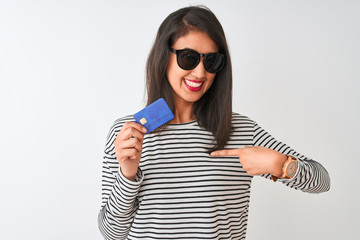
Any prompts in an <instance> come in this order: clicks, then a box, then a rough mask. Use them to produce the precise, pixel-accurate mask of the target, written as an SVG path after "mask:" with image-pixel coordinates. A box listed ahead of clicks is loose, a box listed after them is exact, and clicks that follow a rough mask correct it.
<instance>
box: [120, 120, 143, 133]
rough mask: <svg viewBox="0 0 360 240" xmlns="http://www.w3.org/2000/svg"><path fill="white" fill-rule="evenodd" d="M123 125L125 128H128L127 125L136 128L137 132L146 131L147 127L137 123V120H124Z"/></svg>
mask: <svg viewBox="0 0 360 240" xmlns="http://www.w3.org/2000/svg"><path fill="white" fill-rule="evenodd" d="M123 127H125V129H126V128H129V127H132V128H135V129H136V130H138V131H139V132H142V133H146V132H147V129H146V128H145V127H144V126H142V125H141V124H139V123H137V122H125V124H124V126H123Z"/></svg>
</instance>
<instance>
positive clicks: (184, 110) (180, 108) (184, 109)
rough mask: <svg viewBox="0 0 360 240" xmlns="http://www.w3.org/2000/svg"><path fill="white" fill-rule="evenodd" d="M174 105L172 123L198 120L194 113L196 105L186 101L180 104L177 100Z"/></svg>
mask: <svg viewBox="0 0 360 240" xmlns="http://www.w3.org/2000/svg"><path fill="white" fill-rule="evenodd" d="M174 100H175V99H174ZM174 105H175V112H174V118H173V119H172V120H171V121H170V123H187V122H191V121H194V120H196V116H195V113H194V111H193V110H194V109H193V106H194V103H190V102H184V101H181V102H179V101H176V100H175V101H174Z"/></svg>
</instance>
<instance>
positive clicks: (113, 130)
mask: <svg viewBox="0 0 360 240" xmlns="http://www.w3.org/2000/svg"><path fill="white" fill-rule="evenodd" d="M126 122H135V119H134V115H127V116H124V117H121V118H118V119H116V120H115V121H113V123H112V124H111V126H110V130H109V134H108V136H107V138H108V139H109V138H111V136H112V135H117V133H118V132H120V130H121V128H122V126H123V125H124V124H125V123H126Z"/></svg>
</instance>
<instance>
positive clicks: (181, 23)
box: [146, 6, 232, 150]
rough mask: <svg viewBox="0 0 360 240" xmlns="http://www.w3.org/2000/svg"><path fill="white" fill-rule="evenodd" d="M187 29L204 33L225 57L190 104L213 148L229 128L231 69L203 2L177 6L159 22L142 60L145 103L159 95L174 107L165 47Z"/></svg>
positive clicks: (221, 142)
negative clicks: (210, 135)
mask: <svg viewBox="0 0 360 240" xmlns="http://www.w3.org/2000/svg"><path fill="white" fill-rule="evenodd" d="M191 30H196V31H203V32H205V33H207V34H208V35H209V36H210V38H211V39H212V40H213V41H214V42H215V43H216V44H217V45H218V47H219V52H221V53H222V54H224V55H225V58H226V62H225V65H224V67H223V68H222V69H221V70H220V71H219V72H218V73H216V76H215V79H214V82H213V84H212V86H211V87H210V88H209V89H208V91H207V92H206V93H205V94H204V95H203V96H202V97H201V98H200V99H199V100H198V101H197V102H196V103H195V104H194V112H195V116H196V120H197V122H198V124H199V125H200V126H201V127H203V128H205V129H206V130H208V131H210V132H211V133H212V134H213V135H214V138H215V140H216V143H214V146H213V147H212V149H211V150H217V149H221V148H223V147H224V146H225V144H226V142H227V141H228V139H229V137H230V132H231V118H232V70H231V61H230V55H229V50H228V46H227V42H226V38H225V34H224V30H223V28H222V26H221V24H220V22H219V21H218V19H217V18H216V16H215V15H214V13H212V12H211V10H210V9H208V8H206V7H204V6H192V7H185V8H181V9H179V10H177V11H175V12H173V13H171V14H170V15H169V16H168V17H167V18H166V19H165V20H164V21H163V22H162V24H161V25H160V27H159V30H158V32H157V36H156V39H155V42H154V45H153V47H152V49H151V51H150V54H149V57H148V60H147V64H146V86H147V98H148V100H147V105H149V104H151V103H152V102H154V101H156V100H157V99H159V98H161V97H162V98H164V99H165V101H166V102H167V103H168V105H169V107H170V108H171V110H172V111H174V102H173V95H172V88H171V86H170V84H169V82H168V79H167V75H166V69H167V64H168V60H169V55H170V52H169V47H170V46H172V45H173V44H174V43H175V42H176V40H177V39H179V38H180V37H182V36H185V35H186V34H188V33H189V31H191Z"/></svg>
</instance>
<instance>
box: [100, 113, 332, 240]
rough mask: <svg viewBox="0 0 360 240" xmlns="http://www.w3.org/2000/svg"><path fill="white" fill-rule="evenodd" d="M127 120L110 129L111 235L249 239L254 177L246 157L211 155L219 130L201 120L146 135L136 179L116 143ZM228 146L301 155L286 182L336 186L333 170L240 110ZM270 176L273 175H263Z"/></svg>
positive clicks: (308, 187)
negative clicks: (122, 165)
mask: <svg viewBox="0 0 360 240" xmlns="http://www.w3.org/2000/svg"><path fill="white" fill-rule="evenodd" d="M126 121H134V119H133V117H132V116H128V117H124V118H120V119H118V120H116V121H115V123H114V124H113V126H112V127H111V129H110V132H109V134H108V137H107V141H106V146H105V156H104V159H103V167H102V205H101V211H100V213H99V218H98V223H99V228H100V231H101V233H102V235H103V236H104V238H105V239H112V240H113V239H157V240H159V239H192V240H194V239H245V235H246V227H247V219H248V209H249V198H250V184H251V180H252V178H253V176H251V175H249V174H248V173H247V172H246V171H245V170H244V169H243V168H242V166H241V164H240V162H239V159H238V157H216V158H213V157H210V155H209V153H208V149H209V148H210V147H211V146H212V144H213V142H214V137H213V135H212V134H211V133H210V132H208V131H206V130H205V129H203V128H201V127H200V126H199V125H198V123H197V122H196V121H193V122H189V123H184V124H169V125H168V126H167V128H166V129H165V130H164V131H162V132H160V133H150V134H146V135H145V137H144V141H143V152H142V156H141V160H140V165H139V169H138V173H137V176H136V179H135V181H134V182H133V181H130V180H128V179H126V178H125V177H124V176H123V175H122V174H121V171H120V169H119V163H118V161H117V159H116V157H115V149H114V145H113V142H114V140H115V138H116V136H117V134H118V132H119V131H120V130H121V127H122V126H123V124H124V123H125V122H126ZM232 125H233V127H234V129H233V131H232V133H231V137H230V140H229V141H228V143H227V145H226V146H225V149H232V148H243V147H244V146H263V147H267V148H270V149H273V150H276V151H278V152H281V153H283V154H286V155H291V156H294V157H296V158H298V159H299V167H298V170H297V172H296V174H295V176H294V177H293V178H292V179H280V180H279V181H280V182H283V183H284V184H285V185H287V186H289V187H291V188H295V189H300V190H302V191H304V192H310V193H319V192H324V191H328V190H329V188H330V180H329V176H328V173H327V172H326V170H325V169H324V168H323V167H322V166H321V165H320V164H319V163H317V162H316V161H314V160H311V159H309V158H307V157H305V156H303V155H301V154H300V153H297V152H295V151H294V150H293V149H291V148H290V147H289V146H287V145H285V144H283V143H281V142H279V141H277V140H275V139H274V138H273V137H272V136H271V135H269V134H268V133H267V132H266V131H265V130H263V129H262V128H261V127H260V126H258V125H257V123H256V122H254V121H252V120H250V119H249V118H248V117H246V116H243V115H240V114H237V113H234V114H233V118H232ZM263 176H264V177H266V178H269V179H270V175H269V174H265V175H263Z"/></svg>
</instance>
